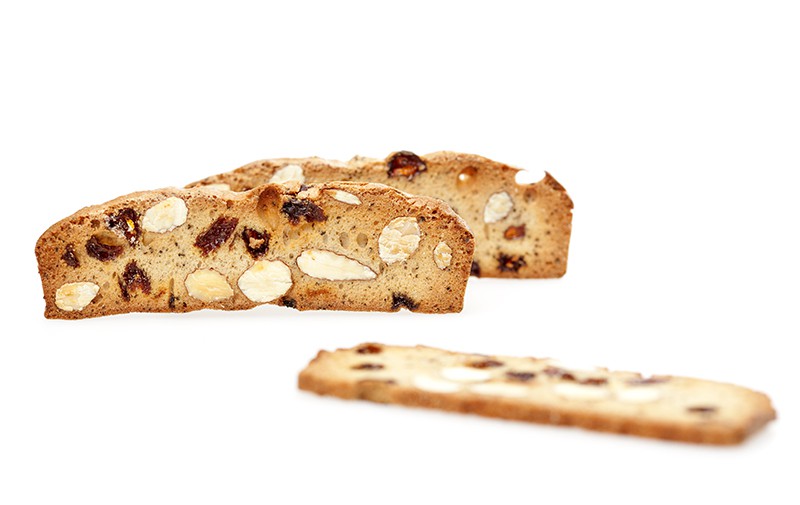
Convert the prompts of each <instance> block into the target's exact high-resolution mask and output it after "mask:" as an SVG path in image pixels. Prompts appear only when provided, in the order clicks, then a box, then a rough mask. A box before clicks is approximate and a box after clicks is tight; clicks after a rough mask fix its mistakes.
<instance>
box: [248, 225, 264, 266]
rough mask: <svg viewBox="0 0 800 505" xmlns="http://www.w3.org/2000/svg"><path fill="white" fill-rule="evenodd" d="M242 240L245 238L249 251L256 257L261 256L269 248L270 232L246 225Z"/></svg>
mask: <svg viewBox="0 0 800 505" xmlns="http://www.w3.org/2000/svg"><path fill="white" fill-rule="evenodd" d="M242 240H244V246H245V247H246V248H247V252H249V253H250V256H252V257H253V258H254V259H258V258H261V257H262V256H264V255H265V254H266V253H267V251H268V250H269V233H267V232H258V231H256V230H254V229H252V228H247V227H245V229H244V230H242Z"/></svg>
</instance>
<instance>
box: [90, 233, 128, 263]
mask: <svg viewBox="0 0 800 505" xmlns="http://www.w3.org/2000/svg"><path fill="white" fill-rule="evenodd" d="M123 250H124V249H123V247H122V246H121V245H114V244H105V243H103V242H101V241H100V239H99V238H98V236H97V235H93V236H92V238H90V239H89V240H87V241H86V254H88V255H89V256H91V257H92V258H95V259H98V260H100V261H111V260H113V259H114V258H116V257H117V256H119V255H120V254H122V251H123Z"/></svg>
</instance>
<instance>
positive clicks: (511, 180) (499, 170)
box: [189, 151, 573, 278]
mask: <svg viewBox="0 0 800 505" xmlns="http://www.w3.org/2000/svg"><path fill="white" fill-rule="evenodd" d="M524 172H525V171H524V170H523V169H520V168H516V167H513V166H510V165H507V164H504V163H500V162H497V161H493V160H491V159H489V158H486V157H483V156H479V155H475V154H467V153H457V152H452V151H438V152H434V153H430V154H426V155H423V156H418V155H416V154H414V153H412V152H410V151H397V152H394V153H391V154H390V155H389V156H387V157H386V159H376V158H368V157H362V156H356V157H354V158H352V159H351V160H349V161H348V162H341V161H336V160H328V159H324V158H319V157H309V158H276V159H265V160H260V161H256V162H253V163H249V164H247V165H245V166H242V167H240V168H238V169H235V170H232V171H229V172H225V173H221V174H217V175H214V176H211V177H207V178H205V179H202V180H200V181H196V182H194V183H192V184H190V185H189V186H190V187H194V186H198V185H213V186H218V187H224V188H229V189H232V190H235V191H242V190H247V189H249V188H251V187H253V186H256V185H259V184H262V183H264V182H269V181H272V182H282V181H286V180H296V181H300V182H321V181H328V180H364V181H371V182H378V183H382V184H388V185H390V186H393V187H396V188H398V189H400V190H402V191H406V192H408V193H413V194H420V195H426V196H431V197H434V198H439V199H442V200H444V201H445V202H447V203H448V204H449V205H450V206H451V207H452V208H453V209H454V210H455V211H456V212H457V213H459V214H460V215H461V216H462V217H463V218H464V219H465V220H466V221H467V223H468V225H469V226H470V227H471V229H472V231H473V233H474V234H475V240H476V251H475V258H474V264H473V268H472V275H474V276H478V277H500V278H557V277H561V276H563V275H564V274H565V273H566V271H567V260H568V254H569V243H570V237H571V232H572V209H573V202H572V200H571V198H570V197H569V195H568V194H567V191H566V189H565V188H564V186H562V185H561V184H560V183H559V182H558V181H557V180H556V179H555V178H554V177H553V176H552V175H551V174H550V173H549V172H545V174H544V177H543V178H542V179H541V180H539V181H537V182H532V183H524V184H523V183H519V182H517V180H518V175H519V174H520V173H524Z"/></svg>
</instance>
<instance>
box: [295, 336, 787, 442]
mask: <svg viewBox="0 0 800 505" xmlns="http://www.w3.org/2000/svg"><path fill="white" fill-rule="evenodd" d="M298 386H299V388H300V389H301V390H305V391H309V392H313V393H317V394H319V395H330V396H336V397H339V398H343V399H362V400H369V401H373V402H378V403H390V404H398V405H405V406H409V407H426V408H433V409H439V410H446V411H452V412H460V413H471V414H477V415H481V416H486V417H495V418H502V419H508V420H516V421H527V422H533V423H541V424H555V425H566V426H574V427H580V428H585V429H589V430H595V431H604V432H612V433H619V434H630V435H638V436H642V437H649V438H657V439H664V440H673V441H682V442H692V443H703V444H717V445H728V444H738V443H741V442H743V441H744V440H745V439H746V438H747V437H748V436H749V435H751V434H753V433H755V432H757V431H759V430H760V429H761V428H762V427H764V426H765V425H766V424H767V423H769V422H770V421H771V420H773V419H775V418H776V413H775V410H774V408H773V407H772V403H771V401H770V399H769V397H768V396H766V395H765V394H763V393H760V392H756V391H753V390H750V389H747V388H744V387H741V386H737V385H733V384H727V383H722V382H714V381H709V380H703V379H694V378H688V377H678V376H671V375H652V376H647V377H645V376H643V375H642V374H640V373H637V372H627V371H609V370H608V369H606V368H600V367H592V368H586V367H574V366H570V365H568V364H565V363H563V362H561V361H558V360H555V359H549V358H533V357H513V356H491V355H484V354H470V353H461V352H453V351H447V350H443V349H437V348H433V347H427V346H416V347H403V346H391V345H385V344H381V343H376V342H369V343H364V344H361V345H358V346H355V347H353V348H348V349H338V350H336V351H325V350H323V351H320V352H319V353H318V354H317V356H316V357H315V358H314V359H313V360H312V361H311V362H310V363H309V364H308V366H307V367H306V368H305V369H303V370H302V371H301V372H300V374H299V376H298Z"/></svg>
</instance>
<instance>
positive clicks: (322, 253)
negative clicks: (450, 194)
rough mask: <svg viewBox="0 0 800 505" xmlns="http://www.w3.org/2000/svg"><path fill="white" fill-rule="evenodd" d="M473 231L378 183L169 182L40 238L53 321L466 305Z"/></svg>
mask: <svg viewBox="0 0 800 505" xmlns="http://www.w3.org/2000/svg"><path fill="white" fill-rule="evenodd" d="M473 251H474V240H473V236H472V233H471V232H470V230H469V229H468V227H467V226H466V224H465V223H464V221H463V219H461V218H460V217H459V216H458V215H457V214H455V213H454V212H453V211H452V209H450V208H449V207H448V206H447V205H446V204H444V203H442V202H440V201H439V200H436V199H433V198H427V197H420V196H413V195H409V194H405V193H403V192H401V191H398V190H396V189H394V188H391V187H388V186H385V185H382V184H374V183H361V182H331V183H321V184H309V185H305V184H299V183H295V182H291V181H289V182H287V183H285V184H265V185H262V186H259V187H257V188H254V189H252V190H249V191H245V192H233V191H227V190H223V189H219V188H213V187H212V188H206V187H199V188H189V189H179V188H165V189H160V190H154V191H143V192H137V193H132V194H129V195H125V196H121V197H118V198H116V199H114V200H111V201H109V202H106V203H103V204H100V205H93V206H90V207H85V208H83V209H81V210H79V211H78V212H76V213H75V214H73V215H71V216H69V217H67V218H65V219H62V220H60V221H59V222H57V223H55V224H54V225H52V226H51V227H50V228H49V229H48V230H47V231H46V232H45V233H44V234H42V236H41V237H40V238H39V240H38V241H37V244H36V257H37V261H38V265H39V273H40V276H41V279H42V288H43V292H44V298H45V316H46V317H47V318H58V319H80V318H86V317H97V316H104V315H111V314H120V313H129V312H189V311H194V310H200V309H206V308H207V309H219V310H242V309H249V308H252V307H255V306H257V305H261V304H265V303H270V304H275V305H283V306H286V307H290V308H295V309H298V310H349V311H386V312H394V311H398V310H400V309H408V310H410V311H413V312H421V313H450V312H459V311H461V310H462V308H463V299H464V291H465V288H466V283H467V280H468V278H469V271H470V266H471V262H472V254H473Z"/></svg>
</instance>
